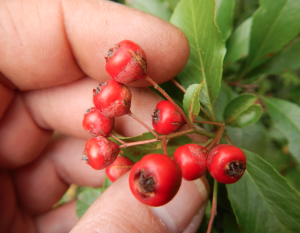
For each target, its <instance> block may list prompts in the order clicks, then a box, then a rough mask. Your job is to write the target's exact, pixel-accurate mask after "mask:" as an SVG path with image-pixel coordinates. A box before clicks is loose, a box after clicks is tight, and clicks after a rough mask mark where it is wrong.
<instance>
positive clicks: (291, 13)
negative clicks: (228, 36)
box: [246, 0, 300, 71]
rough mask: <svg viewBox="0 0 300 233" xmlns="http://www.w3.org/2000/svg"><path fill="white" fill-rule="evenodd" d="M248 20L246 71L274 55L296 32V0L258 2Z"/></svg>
mask: <svg viewBox="0 0 300 233" xmlns="http://www.w3.org/2000/svg"><path fill="white" fill-rule="evenodd" d="M252 18H253V20H252V28H251V39H250V48H249V56H248V59H247V64H246V70H247V71H249V70H252V69H253V68H255V67H257V66H259V65H260V64H262V63H263V62H265V61H266V60H268V59H269V58H270V57H272V56H274V55H275V54H276V53H277V52H278V51H280V50H281V49H282V48H283V47H284V46H285V45H286V44H288V43H289V42H290V41H291V40H292V39H293V38H295V37H296V35H297V34H298V33H299V31H300V23H299V22H300V4H299V0H276V1H274V0H261V1H260V7H259V9H258V10H257V11H256V12H255V13H254V15H253V17H252Z"/></svg>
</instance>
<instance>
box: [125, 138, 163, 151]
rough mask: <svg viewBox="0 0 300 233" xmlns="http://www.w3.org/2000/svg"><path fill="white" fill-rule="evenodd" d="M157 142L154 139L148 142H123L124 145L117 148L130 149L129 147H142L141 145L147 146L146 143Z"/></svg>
mask: <svg viewBox="0 0 300 233" xmlns="http://www.w3.org/2000/svg"><path fill="white" fill-rule="evenodd" d="M158 141H159V140H157V139H156V138H154V139H149V140H144V141H138V142H127V143H126V142H125V144H123V145H120V146H119V148H120V149H121V148H126V147H130V146H137V145H142V144H147V143H152V142H158Z"/></svg>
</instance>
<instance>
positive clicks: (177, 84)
mask: <svg viewBox="0 0 300 233" xmlns="http://www.w3.org/2000/svg"><path fill="white" fill-rule="evenodd" d="M171 81H172V83H174V84H175V86H176V87H178V88H179V89H180V90H181V91H182V92H183V93H184V94H185V93H186V90H185V89H184V87H183V86H181V85H180V83H179V82H177V81H176V80H175V79H171ZM200 110H201V112H203V113H204V115H205V116H206V117H207V118H208V120H211V117H210V116H209V114H208V113H207V112H206V111H205V109H204V108H203V107H202V106H201V105H200Z"/></svg>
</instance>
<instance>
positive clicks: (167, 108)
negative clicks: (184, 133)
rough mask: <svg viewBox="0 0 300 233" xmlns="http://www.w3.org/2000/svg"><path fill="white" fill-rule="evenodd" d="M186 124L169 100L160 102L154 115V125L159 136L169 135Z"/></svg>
mask: <svg viewBox="0 0 300 233" xmlns="http://www.w3.org/2000/svg"><path fill="white" fill-rule="evenodd" d="M183 124H184V119H183V117H182V116H181V114H180V113H179V112H178V111H177V109H176V108H175V107H174V106H173V105H172V103H171V102H170V101H168V100H164V101H161V102H159V103H158V104H157V105H156V108H155V110H154V113H153V115H152V125H153V128H154V130H155V131H156V132H157V133H159V134H169V133H172V132H174V131H176V130H177V129H178V128H179V127H180V126H182V125H183Z"/></svg>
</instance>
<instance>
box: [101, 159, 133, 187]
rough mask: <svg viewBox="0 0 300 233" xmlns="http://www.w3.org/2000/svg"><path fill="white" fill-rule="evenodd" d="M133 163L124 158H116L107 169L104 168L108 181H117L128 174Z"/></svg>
mask: <svg viewBox="0 0 300 233" xmlns="http://www.w3.org/2000/svg"><path fill="white" fill-rule="evenodd" d="M133 165H134V162H132V161H131V160H130V159H128V158H127V157H125V156H118V157H117V159H116V160H115V161H114V162H113V163H112V164H111V165H109V166H108V167H106V168H105V173H106V175H107V177H108V179H109V180H110V181H112V182H114V181H115V180H117V179H118V178H119V177H120V176H122V175H123V174H125V173H126V172H128V171H129V170H130V169H131V168H132V166H133Z"/></svg>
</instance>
